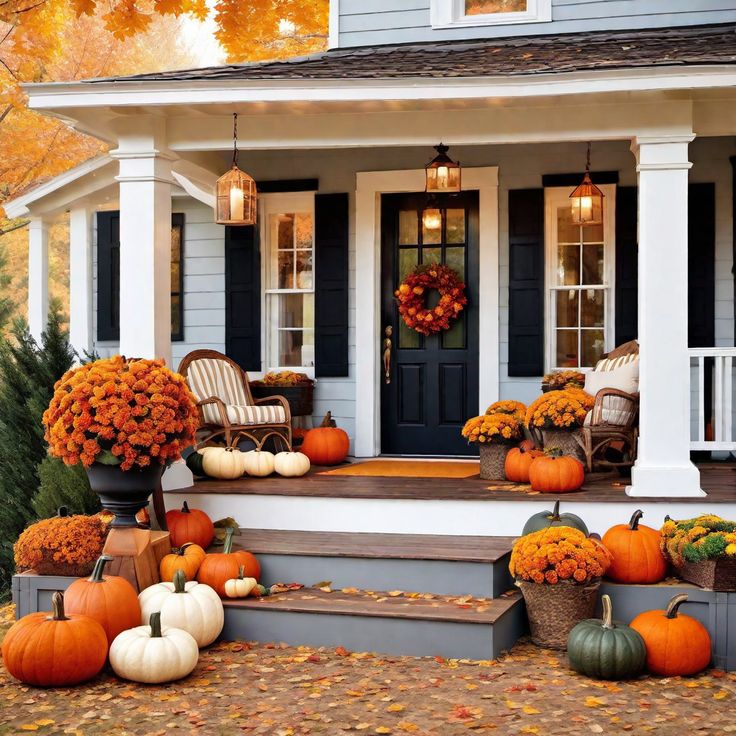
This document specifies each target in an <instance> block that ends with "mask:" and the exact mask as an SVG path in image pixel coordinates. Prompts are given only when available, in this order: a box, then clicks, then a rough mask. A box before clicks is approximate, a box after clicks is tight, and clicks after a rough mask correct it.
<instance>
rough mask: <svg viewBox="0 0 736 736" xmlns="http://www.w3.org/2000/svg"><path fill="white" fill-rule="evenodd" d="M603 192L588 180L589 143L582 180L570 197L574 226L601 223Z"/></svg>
mask: <svg viewBox="0 0 736 736" xmlns="http://www.w3.org/2000/svg"><path fill="white" fill-rule="evenodd" d="M604 196H605V195H604V194H603V192H602V191H601V190H600V189H599V188H598V187H597V186H596V185H595V184H593V182H592V181H591V179H590V143H588V159H587V162H586V164H585V175H584V176H583V180H582V181H581V182H580V184H579V185H578V186H577V187H576V189H575V190H574V191H573V193H572V194H571V195H570V205H571V207H572V221H573V222H574V223H575V224H576V225H600V224H601V223H602V222H603V197H604Z"/></svg>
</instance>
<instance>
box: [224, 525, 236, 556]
mask: <svg viewBox="0 0 736 736" xmlns="http://www.w3.org/2000/svg"><path fill="white" fill-rule="evenodd" d="M233 534H235V528H234V527H232V526H229V527H228V528H227V529H225V543H224V544H223V547H222V551H223V552H224V553H225V554H226V555H229V554H230V553H231V552H232V551H233Z"/></svg>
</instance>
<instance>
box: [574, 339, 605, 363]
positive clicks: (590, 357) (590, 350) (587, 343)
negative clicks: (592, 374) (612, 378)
mask: <svg viewBox="0 0 736 736" xmlns="http://www.w3.org/2000/svg"><path fill="white" fill-rule="evenodd" d="M582 349H583V356H582V361H581V363H580V365H581V366H582V367H585V368H592V367H593V366H594V365H595V364H596V363H597V362H598V361H599V360H600V359H601V356H602V355H603V353H604V352H605V340H604V339H603V330H583V334H582Z"/></svg>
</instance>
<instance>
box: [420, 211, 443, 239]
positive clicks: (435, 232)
mask: <svg viewBox="0 0 736 736" xmlns="http://www.w3.org/2000/svg"><path fill="white" fill-rule="evenodd" d="M424 212H430V213H431V216H429V217H425V216H424V213H422V242H423V243H424V244H425V245H439V243H441V242H442V215H441V213H440V210H424ZM434 213H437V214H436V215H435V214H434ZM438 215H439V220H438V219H437V216H438ZM438 222H439V227H436V226H437V224H438ZM427 225H430V227H427Z"/></svg>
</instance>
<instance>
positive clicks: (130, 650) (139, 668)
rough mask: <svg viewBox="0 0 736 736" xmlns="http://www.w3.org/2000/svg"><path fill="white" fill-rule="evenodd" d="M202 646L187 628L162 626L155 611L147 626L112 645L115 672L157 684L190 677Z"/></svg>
mask: <svg viewBox="0 0 736 736" xmlns="http://www.w3.org/2000/svg"><path fill="white" fill-rule="evenodd" d="M198 660H199V647H198V646H197V642H196V641H195V640H194V637H193V636H192V635H191V634H189V633H187V632H186V631H184V630H183V629H172V628H166V627H162V626H161V614H160V613H159V612H158V611H156V612H155V613H152V614H151V618H150V621H149V624H148V625H147V626H136V627H135V628H134V629H128V630H127V631H123V632H122V633H120V634H118V635H117V636H116V637H115V639H114V640H113V642H112V645H111V646H110V665H111V666H112V668H113V670H114V671H115V674H116V675H117V676H118V677H122V678H124V679H126V680H132V681H133V682H143V683H147V684H157V683H161V682H171V681H172V680H180V679H181V678H182V677H186V676H187V675H188V674H190V673H191V672H192V670H193V669H194V668H195V667H196V666H197V661H198Z"/></svg>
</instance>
